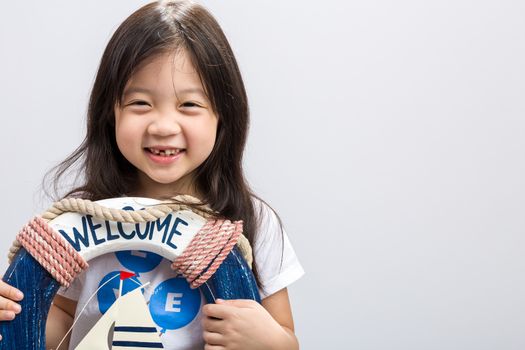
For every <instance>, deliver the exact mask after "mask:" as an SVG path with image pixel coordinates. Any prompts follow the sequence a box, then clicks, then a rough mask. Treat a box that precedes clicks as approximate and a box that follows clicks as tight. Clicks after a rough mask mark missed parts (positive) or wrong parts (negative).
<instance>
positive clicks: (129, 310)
mask: <svg viewBox="0 0 525 350" xmlns="http://www.w3.org/2000/svg"><path fill="white" fill-rule="evenodd" d="M131 276H133V274H131V273H126V272H121V278H120V288H119V297H118V298H117V300H116V301H115V302H114V303H113V305H111V307H110V308H109V309H108V310H107V311H106V313H105V314H104V315H102V317H101V318H100V319H99V320H98V322H97V323H96V324H95V325H94V326H93V328H91V330H90V331H89V332H88V334H86V336H85V337H84V338H83V339H82V341H81V342H80V343H79V344H78V345H77V347H76V348H75V350H99V349H100V350H137V349H142V350H145V349H164V347H163V346H162V342H161V341H160V337H159V333H158V331H157V328H156V327H155V323H154V321H153V319H152V317H151V314H150V312H149V308H148V305H147V304H146V301H145V300H144V297H143V296H142V292H141V289H142V288H144V287H145V286H146V285H148V284H149V282H148V283H146V284H143V285H141V286H140V287H139V288H136V289H134V290H133V291H131V292H129V293H127V294H126V295H122V280H123V279H125V278H129V277H131Z"/></svg>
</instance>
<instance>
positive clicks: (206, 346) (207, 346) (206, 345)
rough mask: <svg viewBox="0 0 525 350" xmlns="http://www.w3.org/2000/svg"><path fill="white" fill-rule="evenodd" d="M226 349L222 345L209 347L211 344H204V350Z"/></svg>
mask: <svg viewBox="0 0 525 350" xmlns="http://www.w3.org/2000/svg"><path fill="white" fill-rule="evenodd" d="M225 349H226V348H225V347H224V346H222V345H211V344H205V345H204V350H225Z"/></svg>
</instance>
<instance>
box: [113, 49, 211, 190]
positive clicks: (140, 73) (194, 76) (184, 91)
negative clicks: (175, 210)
mask: <svg viewBox="0 0 525 350" xmlns="http://www.w3.org/2000/svg"><path fill="white" fill-rule="evenodd" d="M217 124H218V120H217V116H216V115H215V114H214V112H213V111H212V108H211V105H210V102H209V100H208V98H207V97H206V95H205V93H204V89H203V87H202V84H201V81H200V78H199V75H198V73H197V71H196V70H195V68H194V67H193V65H192V64H191V61H190V59H189V58H188V56H187V54H186V53H185V52H184V51H183V50H180V51H179V52H178V53H177V54H175V53H170V54H168V53H166V54H159V55H157V56H153V57H151V58H150V59H148V60H146V61H145V62H144V64H143V65H142V66H141V68H140V69H138V70H137V71H136V73H135V74H133V75H132V77H131V79H130V80H129V82H128V83H127V84H126V87H125V89H124V94H123V97H122V101H121V103H120V104H119V105H117V106H116V107H115V132H116V140H117V145H118V148H119V150H120V152H121V153H122V154H123V155H124V157H125V158H126V159H127V160H128V161H129V162H130V163H131V164H133V165H134V166H135V167H136V168H137V169H138V174H139V188H138V189H137V191H135V192H134V193H133V194H132V195H137V196H145V197H151V198H158V197H163V196H167V195H169V196H171V195H175V194H180V193H184V194H193V195H196V196H198V195H199V194H198V193H196V191H195V190H194V189H193V188H192V186H191V184H192V178H193V172H194V170H195V169H196V168H197V167H198V166H199V165H201V164H202V163H203V162H204V161H205V160H206V158H208V156H209V155H210V153H211V151H212V149H213V146H214V144H215V138H216V134H217Z"/></svg>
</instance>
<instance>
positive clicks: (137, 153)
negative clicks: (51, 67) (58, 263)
mask: <svg viewBox="0 0 525 350" xmlns="http://www.w3.org/2000/svg"><path fill="white" fill-rule="evenodd" d="M248 121H249V118H248V104H247V97H246V92H245V89H244V85H243V81H242V79H241V75H240V73H239V68H238V66H237V63H236V61H235V58H234V55H233V52H232V50H231V48H230V46H229V44H228V41H227V39H226V38H225V36H224V34H223V32H222V30H221V29H220V27H219V25H218V24H217V22H216V21H215V19H214V18H213V17H212V16H211V15H210V14H209V13H208V12H207V11H206V10H205V9H204V8H203V7H202V6H199V5H197V4H194V3H192V2H187V1H160V2H154V3H151V4H148V5H146V6H144V7H142V8H141V9H139V10H138V11H136V12H135V13H134V14H132V15H131V16H130V17H129V18H127V19H126V20H125V21H124V22H123V23H122V25H121V26H120V27H119V28H118V29H117V31H116V32H115V33H114V35H113V37H112V38H111V40H110V42H109V44H108V46H107V47H106V50H105V52H104V54H103V57H102V60H101V63H100V67H99V70H98V73H97V77H96V80H95V84H94V87H93V91H92V94H91V98H90V101H89V109H88V125H87V135H86V138H85V139H84V141H83V143H82V144H81V146H80V147H79V148H78V149H77V150H76V151H75V152H74V153H73V154H72V155H71V156H70V157H68V158H67V159H66V160H65V161H64V162H63V163H61V164H60V165H59V167H58V168H57V174H56V178H55V181H56V182H55V184H56V183H57V181H58V180H59V179H60V177H61V176H62V175H63V174H64V173H65V172H66V171H67V170H68V169H70V167H72V166H73V165H74V164H76V162H77V161H79V160H81V161H82V164H81V165H82V167H81V169H83V175H84V184H83V185H82V186H81V187H78V188H76V189H73V190H72V191H70V192H69V193H68V194H67V195H66V196H71V195H75V196H81V197H83V198H88V199H91V200H100V199H104V198H110V197H119V196H137V197H151V198H157V199H167V198H171V197H173V196H175V195H178V194H189V195H192V196H194V197H197V198H199V199H201V200H202V201H203V202H204V203H206V204H207V205H209V206H210V207H211V208H212V209H213V210H215V211H217V212H218V213H220V214H221V215H222V216H223V217H226V218H229V219H234V220H238V219H241V220H243V221H244V234H245V235H246V236H247V237H248V239H249V240H250V242H251V244H252V247H253V249H254V266H253V272H254V274H255V276H256V280H257V282H258V285H259V288H260V291H261V297H262V305H259V304H258V303H256V302H254V301H251V300H227V301H220V300H218V301H217V303H215V304H207V305H204V303H203V298H202V296H201V295H200V294H199V292H198V290H191V289H190V288H189V287H188V285H187V283H186V282H185V281H184V280H183V279H181V278H179V277H178V276H177V273H176V271H171V269H170V262H169V261H167V260H164V259H161V258H160V257H159V256H158V255H156V254H152V253H148V252H142V251H131V252H130V251H128V252H118V253H116V254H106V255H103V256H100V257H98V258H96V259H93V260H91V261H90V262H89V263H90V267H89V269H87V270H86V271H85V272H84V273H82V274H81V275H80V276H79V277H78V278H77V279H76V280H75V282H74V283H73V284H72V285H71V286H70V287H69V288H68V289H67V290H66V289H61V290H60V291H59V294H57V296H56V297H55V299H54V303H53V305H52V307H51V310H50V312H49V318H48V323H47V325H48V327H47V330H46V337H47V347H48V348H54V349H55V348H56V346H57V345H58V343H59V342H60V340H61V338H62V337H63V336H64V334H66V332H67V330H68V329H69V327H70V326H71V324H72V322H73V319H74V317H75V315H76V313H78V312H79V311H80V309H81V308H82V307H83V306H84V305H85V304H86V302H87V299H88V298H89V296H91V295H92V294H93V293H94V292H95V291H96V290H97V289H98V287H99V286H101V285H102V284H103V283H104V281H106V280H107V279H108V278H109V277H111V276H112V275H113V274H114V273H115V272H116V271H118V270H121V269H127V270H129V271H134V272H138V276H136V277H135V279H136V280H137V281H138V282H140V283H145V282H147V281H149V282H150V285H151V288H150V289H148V290H146V292H145V293H144V297H145V298H146V300H149V301H150V302H151V303H155V302H156V301H155V300H153V297H152V295H153V293H154V290H156V289H157V288H158V287H159V286H163V288H165V289H166V290H167V292H168V293H167V294H166V295H167V296H168V297H167V298H165V299H163V300H161V302H160V303H158V305H157V306H158V307H157V306H156V307H153V308H150V309H151V310H152V317H153V319H154V321H155V322H156V323H157V325H158V329H159V331H161V332H162V336H161V340H162V343H163V345H164V348H165V349H202V348H204V349H209V350H212V349H213V350H215V349H287V350H288V349H297V348H298V342H297V339H296V337H295V335H294V326H293V319H292V313H291V309H290V303H289V298H288V293H287V289H286V287H287V286H288V285H289V284H291V283H292V282H294V281H295V280H297V279H298V278H299V277H301V275H302V274H303V269H302V267H301V265H300V263H299V262H298V260H297V258H296V256H295V253H294V251H293V248H292V247H291V245H290V242H289V240H288V238H287V236H286V233H285V232H284V231H283V230H282V228H281V225H280V221H279V219H278V217H277V216H276V215H275V213H274V212H273V211H272V210H271V209H270V208H269V207H268V206H267V205H266V204H265V203H264V202H263V201H261V200H260V199H258V198H257V197H256V196H255V195H254V194H253V193H252V192H251V191H250V189H249V187H248V185H247V183H246V180H245V178H244V174H243V170H242V155H243V151H244V146H245V143H246V135H247V131H248ZM133 285H134V284H133V283H130V284H128V285H127V287H126V286H124V289H125V290H126V288H128V289H130V288H133V287H132V286H133ZM195 293H197V294H196V295H195ZM0 295H1V297H0V309H1V310H0V319H2V320H8V319H12V318H14V317H15V313H18V312H19V307H17V305H18V304H17V303H16V302H15V301H17V300H21V299H20V297H19V296H17V295H16V290H15V289H14V288H12V287H10V286H7V285H6V284H5V283H3V282H2V284H0ZM114 300H115V295H114V293H113V286H112V285H111V284H109V285H108V288H106V289H104V288H102V289H101V290H100V291H99V292H98V293H97V298H94V299H93V300H92V301H91V302H90V303H88V304H87V307H86V310H85V311H84V313H83V314H82V316H81V317H80V318H79V321H78V323H77V324H76V325H75V327H74V328H73V332H72V334H71V335H70V338H69V337H68V341H69V348H70V349H73V348H74V347H75V346H76V345H77V344H78V342H79V341H80V340H81V339H82V338H83V336H84V335H85V334H86V333H87V332H88V330H89V329H90V328H91V327H92V326H93V324H94V323H95V322H96V320H97V319H98V318H100V317H101V315H102V314H103V313H104V312H105V311H106V310H107V309H108V308H109V306H110V305H111V303H112V302H114ZM77 316H78V314H77ZM66 347H67V345H66V346H64V345H62V346H61V347H60V349H65V348H66Z"/></svg>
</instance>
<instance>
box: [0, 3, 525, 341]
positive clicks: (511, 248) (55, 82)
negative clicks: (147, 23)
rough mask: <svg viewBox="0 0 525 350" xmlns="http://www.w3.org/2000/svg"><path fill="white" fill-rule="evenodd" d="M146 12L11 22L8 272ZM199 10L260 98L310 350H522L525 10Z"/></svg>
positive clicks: (251, 154) (263, 191)
mask: <svg viewBox="0 0 525 350" xmlns="http://www.w3.org/2000/svg"><path fill="white" fill-rule="evenodd" d="M143 4H146V1H139V0H134V1H131V0H128V1H117V0H110V1H108V0H103V1H102V0H93V1H68V2H64V1H57V0H53V1H35V0H29V1H20V2H14V1H9V2H8V1H3V2H2V9H1V10H0V44H1V46H0V53H1V54H0V77H1V78H0V79H1V83H0V99H1V106H0V115H1V123H2V124H1V125H2V129H1V130H2V137H1V138H0V152H1V159H2V175H1V176H2V181H1V183H0V193H1V195H2V204H1V209H2V216H3V218H2V220H3V223H4V224H3V225H4V229H3V230H4V232H3V238H2V240H1V243H0V251H3V252H5V255H7V251H8V248H9V246H10V244H11V241H12V240H13V239H14V236H15V234H16V233H17V232H18V230H19V229H20V228H21V227H22V226H23V224H25V223H26V222H27V221H28V220H29V219H30V218H31V216H33V215H34V214H38V213H40V212H42V211H43V210H44V209H46V208H47V207H48V206H49V204H50V199H46V198H42V196H41V194H40V188H39V185H40V181H41V179H42V176H43V175H44V173H45V171H46V170H48V169H49V168H50V167H51V166H52V165H54V164H56V163H57V162H59V161H60V160H62V159H63V158H65V156H66V155H68V154H69V153H70V152H71V151H73V150H74V149H75V148H76V146H77V145H78V144H79V143H80V141H81V139H82V136H83V133H84V131H85V126H84V124H85V112H86V106H87V99H88V96H89V91H90V88H91V85H92V83H93V79H94V76H95V72H96V69H97V66H98V62H99V60H100V57H101V55H102V51H103V49H104V47H105V45H106V43H107V41H108V40H109V38H110V36H111V34H112V33H113V31H114V30H115V29H116V28H117V26H118V25H119V24H120V23H121V21H122V20H124V18H126V17H127V16H128V15H129V14H131V13H132V11H134V10H135V9H137V8H139V7H140V6H141V5H143ZM203 4H204V5H205V6H207V7H208V8H209V9H210V10H211V11H212V13H214V15H215V16H216V17H217V18H218V20H219V23H220V24H221V25H222V27H223V29H224V31H225V32H226V35H227V36H228V38H229V40H230V43H231V45H232V47H233V49H234V51H235V53H236V55H237V59H238V62H239V64H240V67H241V70H242V73H243V76H244V79H245V83H246V88H247V90H248V94H249V97H250V106H251V116H252V125H251V130H250V139H249V144H248V148H247V153H246V159H245V165H246V170H247V173H248V177H249V180H250V182H251V184H252V185H253V187H254V189H255V190H256V191H257V192H258V193H259V194H260V195H261V196H262V197H263V198H265V199H266V200H268V201H269V203H270V204H271V205H273V206H274V208H275V209H276V210H277V211H278V213H279V214H280V215H281V217H282V219H283V220H284V223H285V225H286V229H287V231H288V234H289V236H290V238H291V240H292V242H293V244H294V247H295V249H296V252H297V254H298V255H299V258H300V260H301V262H302V263H303V265H304V268H305V270H306V275H305V276H304V277H303V278H302V279H301V280H299V281H298V282H297V283H295V284H294V285H292V286H291V287H290V288H289V292H290V296H291V301H292V306H293V311H294V318H295V323H296V333H297V335H298V337H299V339H300V343H301V348H302V349H307V350H309V349H359V350H372V349H373V350H383V349H399V350H412V349H413V350H421V349H425V350H433V349H436V350H443V349H447V350H467V349H468V350H470V349H472V350H496V349H497V350H522V349H524V348H525V333H524V331H523V327H524V325H525V235H524V232H525V215H524V210H525V162H524V159H525V158H524V157H525V119H524V116H525V102H524V101H525V99H524V96H525V68H524V67H525V65H524V62H525V21H524V18H525V2H523V1H517V0H516V1H511V0H494V1H486V0H478V1H468V0H454V1H452V0H444V1H415V0H412V1H407V0H400V1H387V0H367V1H342V0H339V1H337V0H326V1H322V2H320V1H299V0H290V1H279V2H277V1H274V2H269V1H241V0H223V1H204V2H203ZM101 166H103V164H101ZM0 267H1V268H2V271H5V269H6V268H7V261H6V259H3V260H2V261H1V263H0Z"/></svg>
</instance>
